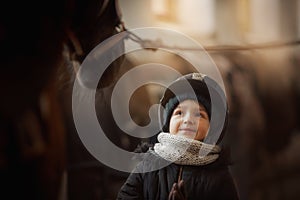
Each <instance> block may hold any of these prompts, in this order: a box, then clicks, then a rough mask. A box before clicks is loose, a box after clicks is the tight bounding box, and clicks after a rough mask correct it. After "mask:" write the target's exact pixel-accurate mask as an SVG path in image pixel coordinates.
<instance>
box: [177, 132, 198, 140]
mask: <svg viewBox="0 0 300 200" xmlns="http://www.w3.org/2000/svg"><path fill="white" fill-rule="evenodd" d="M180 135H182V136H184V137H186V138H189V139H194V138H195V137H196V134H195V133H191V132H183V133H181V134H180Z"/></svg>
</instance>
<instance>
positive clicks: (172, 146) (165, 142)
mask: <svg viewBox="0 0 300 200" xmlns="http://www.w3.org/2000/svg"><path fill="white" fill-rule="evenodd" d="M157 139H158V141H159V143H156V144H155V145H154V152H155V153H156V154H158V155H159V156H160V157H162V158H164V159H165V160H168V161H171V162H174V163H176V164H180V165H195V166H199V165H207V164H210V163H212V162H214V161H215V160H217V159H218V157H219V153H220V151H221V149H220V147H219V146H217V145H210V144H206V143H203V142H200V141H197V140H193V139H190V138H186V137H184V136H177V135H172V134H170V133H164V132H161V133H160V134H159V135H158V137H157Z"/></svg>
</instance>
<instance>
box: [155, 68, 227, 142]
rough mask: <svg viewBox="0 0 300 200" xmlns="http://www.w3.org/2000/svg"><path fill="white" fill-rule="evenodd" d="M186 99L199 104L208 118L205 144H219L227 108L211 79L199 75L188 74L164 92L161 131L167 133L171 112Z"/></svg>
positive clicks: (225, 121)
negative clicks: (208, 127)
mask: <svg viewBox="0 0 300 200" xmlns="http://www.w3.org/2000/svg"><path fill="white" fill-rule="evenodd" d="M187 99H192V100H196V101H198V102H199V103H201V104H202V105H203V106H204V107H205V109H206V111H207V113H208V116H209V119H210V129H209V133H208V135H207V136H206V138H205V140H204V141H205V142H206V143H210V144H216V143H219V142H220V141H221V140H222V138H223V136H224V133H225V130H226V126H227V118H228V107H227V101H226V97H225V93H224V91H223V90H222V89H221V88H220V86H219V84H218V83H217V82H215V81H214V80H213V79H211V78H209V77H208V76H206V75H204V74H201V73H190V74H187V75H184V76H182V77H180V78H178V79H176V80H175V81H174V82H172V83H171V84H170V85H169V86H168V88H167V89H166V90H165V92H164V94H163V97H162V98H161V100H160V104H161V106H162V107H163V109H161V110H163V111H162V112H160V122H161V124H162V131H164V132H169V122H170V118H171V115H172V113H173V110H174V109H175V108H176V107H177V105H178V104H179V103H180V102H182V101H184V100H187Z"/></svg>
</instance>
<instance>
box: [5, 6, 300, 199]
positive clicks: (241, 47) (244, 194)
mask: <svg viewBox="0 0 300 200" xmlns="http://www.w3.org/2000/svg"><path fill="white" fill-rule="evenodd" d="M32 3H33V5H35V6H31V5H32V4H29V2H23V3H8V4H7V5H3V6H2V7H1V12H0V13H1V18H0V19H1V20H0V42H1V43H0V44H1V45H0V48H1V51H0V52H1V68H2V70H1V79H0V87H1V91H2V94H3V95H1V105H0V180H1V185H3V187H2V188H1V189H0V190H1V194H0V199H14V198H19V197H23V198H24V197H26V198H30V199H61V200H66V199H115V198H116V195H117V192H118V190H119V189H120V187H121V185H122V184H123V183H124V182H125V180H126V178H127V176H128V175H129V174H128V173H124V172H119V171H117V170H114V169H111V168H109V167H107V166H105V165H104V164H102V163H100V162H99V161H98V160H96V159H95V158H94V157H93V156H92V155H91V154H90V153H89V152H88V151H87V149H86V148H85V147H84V146H83V144H82V142H81V141H80V139H79V137H78V134H77V131H76V128H75V126H74V122H73V116H72V87H73V83H74V80H75V78H78V79H80V81H81V83H82V84H83V86H84V87H87V88H89V84H90V80H91V79H93V78H95V77H93V76H91V77H89V76H84V77H81V76H80V73H78V69H79V66H80V64H81V63H82V61H83V60H84V58H85V57H86V55H88V53H89V52H90V51H91V50H92V49H93V48H94V47H95V46H96V45H98V44H99V43H101V42H102V41H104V40H105V39H106V38H109V37H111V36H113V35H115V34H117V33H119V32H122V31H124V30H125V28H126V29H128V30H130V29H134V28H141V27H152V26H154V27H161V28H168V29H171V30H175V31H179V32H181V33H184V34H186V35H187V36H188V37H190V38H192V39H193V40H195V41H197V42H198V43H199V44H201V45H202V46H203V48H204V49H205V50H206V51H207V52H208V54H209V56H211V58H212V61H213V62H214V63H215V64H216V66H217V68H218V70H219V71H220V74H221V76H222V78H223V81H224V85H225V88H226V94H227V97H228V104H229V127H228V130H227V133H226V137H225V140H224V141H223V142H224V145H227V146H230V147H231V154H232V161H233V165H232V166H231V171H232V174H233V177H234V180H235V182H236V185H237V188H238V191H239V194H240V199H242V200H248V199H250V200H261V199H264V200H267V199H270V200H271V199H272V200H276V199H280V200H282V199H289V200H290V199H291V200H293V199H297V200H298V199H299V197H300V156H299V155H298V154H299V153H298V152H299V151H300V114H299V113H300V46H299V44H300V14H299V13H300V0H264V1H261V0H143V1H141V0H119V1H115V0H88V1H85V0H63V1H59V0H57V1H55V0H53V1H51V2H46V3H45V4H37V3H36V2H32ZM47 9H50V11H47ZM28 13H31V14H32V15H30V16H29V15H28ZM114 42H115V44H117V45H116V46H117V48H115V49H113V50H112V49H108V51H110V53H111V54H112V55H113V54H116V52H117V51H122V49H123V48H124V46H122V42H121V43H119V41H114ZM162 43H163V41H162ZM182 46H183V47H184V48H186V49H185V50H184V51H198V50H195V49H189V48H188V46H187V45H186V44H184V43H183V44H182ZM200 50H201V51H202V49H200ZM152 62H156V63H161V64H165V65H167V66H171V67H173V68H174V69H176V70H177V71H178V72H180V73H181V74H186V73H189V72H193V71H195V69H194V68H193V67H192V66H191V65H190V64H189V63H188V62H186V61H185V60H183V59H182V58H181V57H179V56H178V55H174V54H172V53H170V52H166V51H161V50H146V49H145V50H139V51H135V52H131V53H129V54H127V55H124V56H121V57H120V58H118V59H117V60H116V61H114V62H113V63H112V64H111V65H110V67H109V68H108V69H107V70H106V71H105V73H104V75H103V77H101V80H100V82H99V85H98V87H97V92H96V105H95V107H96V111H97V117H98V121H99V123H100V125H101V127H102V128H103V129H104V132H105V133H107V137H108V138H109V139H110V140H111V141H112V142H113V143H114V144H116V145H118V146H119V147H121V148H123V149H125V150H128V151H134V149H135V148H136V146H137V145H138V144H139V143H140V142H141V139H139V138H134V137H132V136H129V135H127V134H126V133H124V131H122V130H121V129H120V128H119V127H118V126H117V125H116V123H115V121H114V119H113V116H112V112H111V109H110V99H111V95H112V91H113V89H114V86H115V85H116V83H117V82H118V79H119V78H120V77H121V76H122V75H124V74H125V73H126V72H128V71H129V70H130V69H133V68H134V67H136V66H139V65H142V64H147V63H152ZM199 62H201V61H199ZM91 74H92V73H91ZM152 75H154V76H155V74H152ZM148 76H149V74H140V77H145V78H147V77H148ZM175 78H176V77H173V76H168V75H166V76H165V77H164V78H163V81H165V83H166V84H167V83H169V82H170V81H172V80H174V79H175ZM123 87H124V89H123V90H124V91H126V88H127V89H128V88H129V87H130V82H129V83H127V84H124V85H123ZM163 89H164V88H163V87H158V86H157V85H150V84H149V85H145V86H143V87H140V88H138V89H137V90H136V91H135V92H134V93H133V95H132V97H131V99H130V105H129V110H130V114H131V117H132V120H133V121H134V122H136V123H137V124H138V125H147V124H148V123H149V120H150V118H149V116H148V110H149V108H150V107H151V105H153V104H156V103H158V102H159V99H160V97H161V93H162V91H163ZM79 98H85V97H79ZM128 120H129V119H128ZM131 128H132V129H134V127H131ZM144 140H146V141H147V139H144Z"/></svg>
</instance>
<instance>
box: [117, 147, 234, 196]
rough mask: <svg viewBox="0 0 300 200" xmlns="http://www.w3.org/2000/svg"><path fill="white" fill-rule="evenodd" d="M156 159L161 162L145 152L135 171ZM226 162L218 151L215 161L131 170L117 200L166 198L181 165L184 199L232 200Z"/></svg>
mask: <svg viewBox="0 0 300 200" xmlns="http://www.w3.org/2000/svg"><path fill="white" fill-rule="evenodd" d="M160 162H164V161H163V159H162V158H160V157H159V156H156V155H153V154H151V153H149V154H148V155H147V158H146V159H144V160H143V161H142V162H141V163H140V164H139V165H138V166H137V169H136V170H141V169H142V170H143V169H149V167H151V166H154V165H155V163H156V164H157V163H160ZM228 164H229V163H228V159H227V158H226V155H225V153H223V152H221V154H220V156H219V158H218V159H217V160H216V161H215V162H213V163H211V164H208V165H205V166H182V165H177V164H170V165H168V166H166V167H164V168H162V169H159V170H155V171H151V172H146V173H131V174H130V176H129V177H128V179H127V181H126V182H125V184H124V185H123V186H122V188H121V189H120V191H119V194H118V197H117V199H126V200H127V199H131V200H133V199H138V200H142V199H145V200H146V199H149V200H158V199H160V200H167V199H168V196H169V193H170V191H171V189H172V186H173V184H174V183H175V182H177V180H178V175H179V169H180V167H182V179H183V180H184V187H185V194H186V195H187V199H201V200H219V199H220V200H236V199H239V198H238V195H237V191H236V187H235V184H234V182H233V179H232V176H231V174H230V172H229V169H228Z"/></svg>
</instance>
